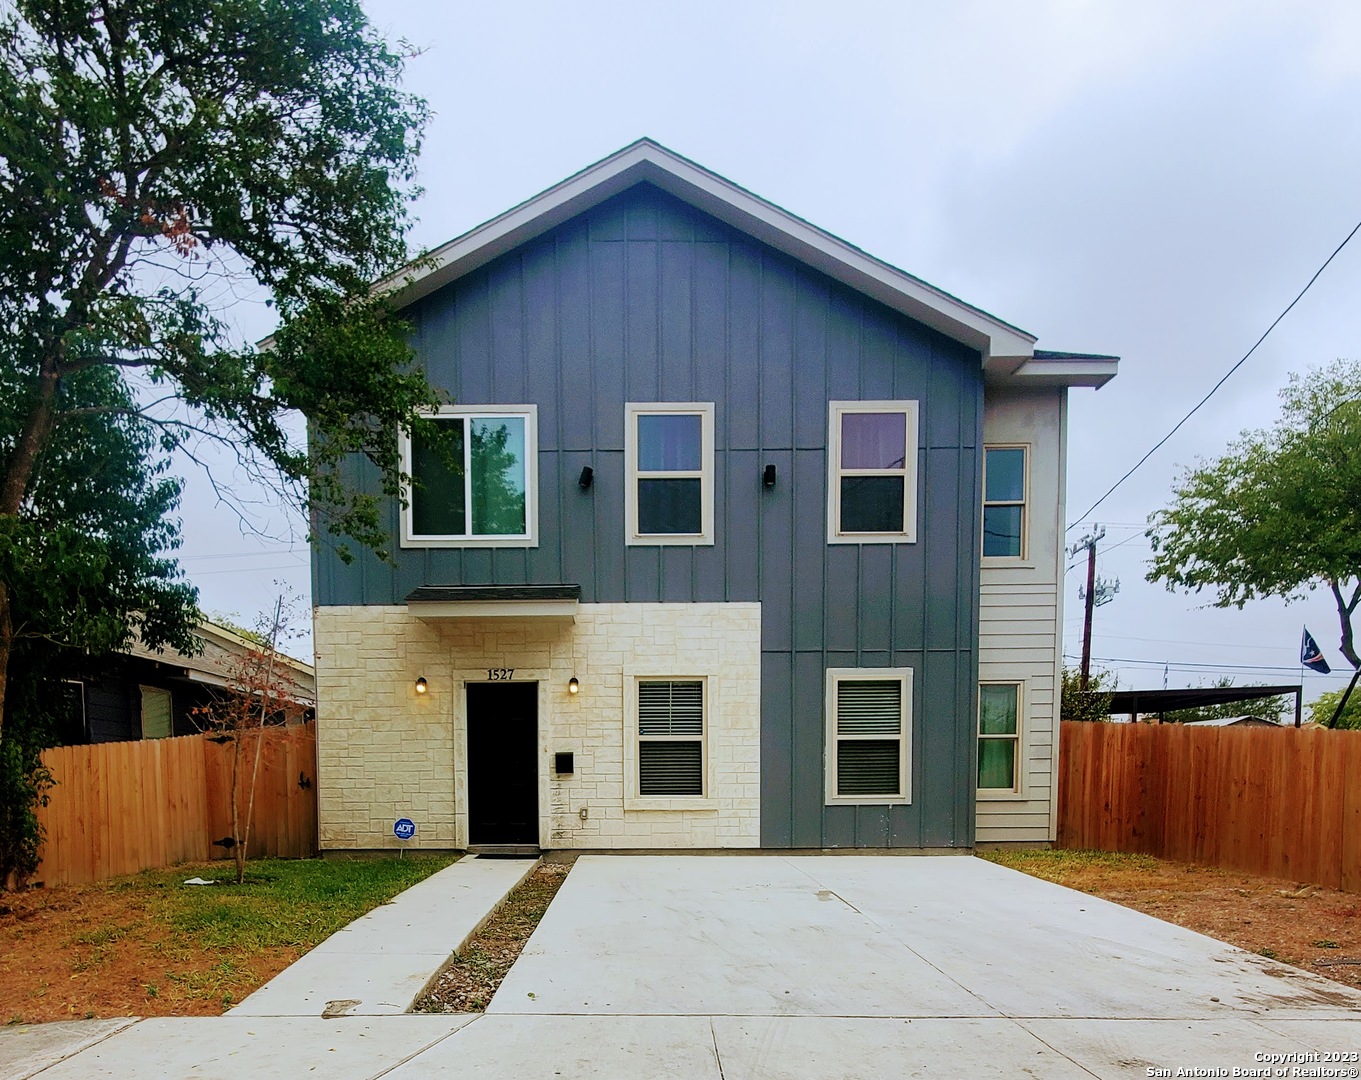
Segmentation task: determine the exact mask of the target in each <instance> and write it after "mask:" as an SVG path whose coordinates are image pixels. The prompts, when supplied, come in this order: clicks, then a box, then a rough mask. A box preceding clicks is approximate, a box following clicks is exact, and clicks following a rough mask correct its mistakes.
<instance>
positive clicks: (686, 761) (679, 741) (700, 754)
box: [638, 679, 704, 796]
mask: <svg viewBox="0 0 1361 1080" xmlns="http://www.w3.org/2000/svg"><path fill="white" fill-rule="evenodd" d="M638 794H639V795H641V796H683V795H698V796H703V794H704V682H703V680H700V679H666V680H662V679H647V680H640V681H639V683H638Z"/></svg>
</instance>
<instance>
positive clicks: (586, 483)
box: [577, 465, 595, 491]
mask: <svg viewBox="0 0 1361 1080" xmlns="http://www.w3.org/2000/svg"><path fill="white" fill-rule="evenodd" d="M594 479H595V470H594V469H593V468H591V467H590V466H589V465H587V466H585V467H584V468H582V470H581V475H580V476H579V477H578V478H577V486H578V487H579V488H581V490H582V491H585V490H586V489H587V488H588V487H590V486H591V481H592V480H594Z"/></svg>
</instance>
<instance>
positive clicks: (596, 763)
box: [315, 603, 761, 851]
mask: <svg viewBox="0 0 1361 1080" xmlns="http://www.w3.org/2000/svg"><path fill="white" fill-rule="evenodd" d="M315 619H316V621H315V635H316V638H315V640H316V660H317V743H318V813H319V820H320V833H321V847H322V850H323V851H334V850H345V849H357V850H366V849H374V848H392V847H397V846H399V842H398V841H397V840H396V839H395V838H394V837H393V835H392V823H393V821H394V820H396V818H398V817H401V816H407V817H410V818H412V819H413V820H414V821H415V822H416V826H417V832H416V838H415V840H414V841H412V842H411V844H410V845H409V846H412V847H427V848H451V847H452V848H462V847H465V846H466V843H467V824H468V819H467V802H466V793H467V763H466V760H465V756H464V755H465V747H466V743H465V739H464V732H465V730H466V728H465V724H466V717H465V708H466V696H465V694H464V692H463V687H464V683H465V682H483V681H485V680H486V679H487V670H488V669H489V668H513V669H514V671H515V674H514V679H515V681H517V682H533V681H537V682H538V684H539V833H540V836H539V842H540V844H541V845H542V846H543V847H545V848H638V847H658V848H662V847H755V846H757V845H758V844H759V842H760V780H761V778H760V772H761V763H760V746H761V732H760V714H761V644H760V638H761V606H760V605H759V604H754V603H744V604H583V605H581V606H580V607H579V608H578V609H577V618H576V622H575V624H573V623H570V622H568V621H566V620H550V619H542V618H524V619H521V618H504V617H503V618H478V619H428V620H427V619H419V618H416V617H415V616H413V615H410V614H408V613H407V610H406V608H405V607H375V606H352V607H319V608H317V609H316V612H315ZM574 674H575V675H576V677H577V678H578V679H579V680H580V682H581V692H580V693H579V694H577V695H575V696H573V695H571V694H569V693H568V692H567V683H568V680H569V679H570V678H571V677H572V676H573V675H574ZM644 675H665V676H671V675H674V676H702V677H704V678H705V679H706V687H707V694H708V702H707V708H708V711H707V717H706V719H707V725H708V732H707V762H708V782H709V790H708V798H706V799H705V800H704V803H703V808H702V809H674V808H668V809H636V808H632V807H637V806H638V805H640V804H639V803H638V802H637V801H635V800H633V799H631V798H630V793H629V791H628V790H627V786H628V785H626V778H627V776H628V773H626V764H625V763H626V760H628V761H631V760H632V757H633V755H632V753H626V745H625V739H626V737H628V736H629V734H630V733H631V731H636V727H634V726H633V725H632V724H630V723H628V722H627V721H626V717H625V709H626V702H627V701H629V700H631V687H632V685H633V681H634V679H635V678H636V677H637V676H644ZM422 676H423V677H424V678H425V679H426V680H427V681H428V683H429V687H430V689H429V692H428V693H427V694H425V695H417V694H416V693H415V692H414V684H415V681H416V679H417V678H419V677H422ZM634 723H636V721H635V722H634ZM563 750H570V751H572V752H573V753H574V754H575V756H576V761H575V765H576V769H575V774H574V775H573V776H570V777H564V778H562V779H558V778H557V777H555V776H554V775H553V772H552V766H553V757H552V755H553V754H554V753H555V752H557V751H563ZM630 771H631V770H630ZM626 803H628V804H630V808H627V809H626ZM671 806H673V807H674V806H675V803H672V804H671ZM583 809H584V810H585V811H586V817H585V819H584V820H583V819H582V817H581V813H580V812H581V811H582V810H583Z"/></svg>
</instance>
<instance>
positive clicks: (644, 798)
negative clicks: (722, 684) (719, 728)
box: [624, 671, 718, 811]
mask: <svg viewBox="0 0 1361 1080" xmlns="http://www.w3.org/2000/svg"><path fill="white" fill-rule="evenodd" d="M640 682H698V683H703V685H704V690H703V693H704V727H703V734H702V735H701V736H700V754H701V755H702V756H701V762H702V764H701V769H702V770H703V771H702V773H701V775H702V777H703V782H704V794H703V795H640V794H639V793H638V756H639V754H638V743H639V742H640V741H641V738H642V737H641V736H640V735H639V734H638V684H639V683H640ZM717 682H718V680H717V679H711V678H710V677H709V676H708V675H695V674H689V675H681V674H677V673H676V672H674V671H646V672H629V673H626V674H625V676H624V809H625V810H626V811H634V810H638V811H647V810H717V809H718V800H717V799H716V798H714V787H713V780H714V778H713V770H712V768H711V767H710V761H711V759H712V755H711V754H710V752H709V751H710V735H711V733H712V731H713V719H714V716H715V715H717V709H716V704H717V703H716V702H715V700H714V686H715V684H716V683H717Z"/></svg>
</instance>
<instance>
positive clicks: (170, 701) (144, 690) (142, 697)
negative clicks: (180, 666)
mask: <svg viewBox="0 0 1361 1080" xmlns="http://www.w3.org/2000/svg"><path fill="white" fill-rule="evenodd" d="M137 690H138V702H137V704H138V719H139V721H140V724H139V725H138V726H139V729H140V731H141V733H142V738H143V739H151V738H156V739H171V738H174V736H175V694H174V692H173V691H171V690H167V689H166V688H165V687H163V686H146V685H139V686H138V687H137ZM148 693H152V694H164V695H165V704H166V712H167V713H168V714H169V716H170V730H169V731H167V732H166V733H165V734H164V735H154V736H153V735H148V734H147V733H146V702H147V694H148Z"/></svg>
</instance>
